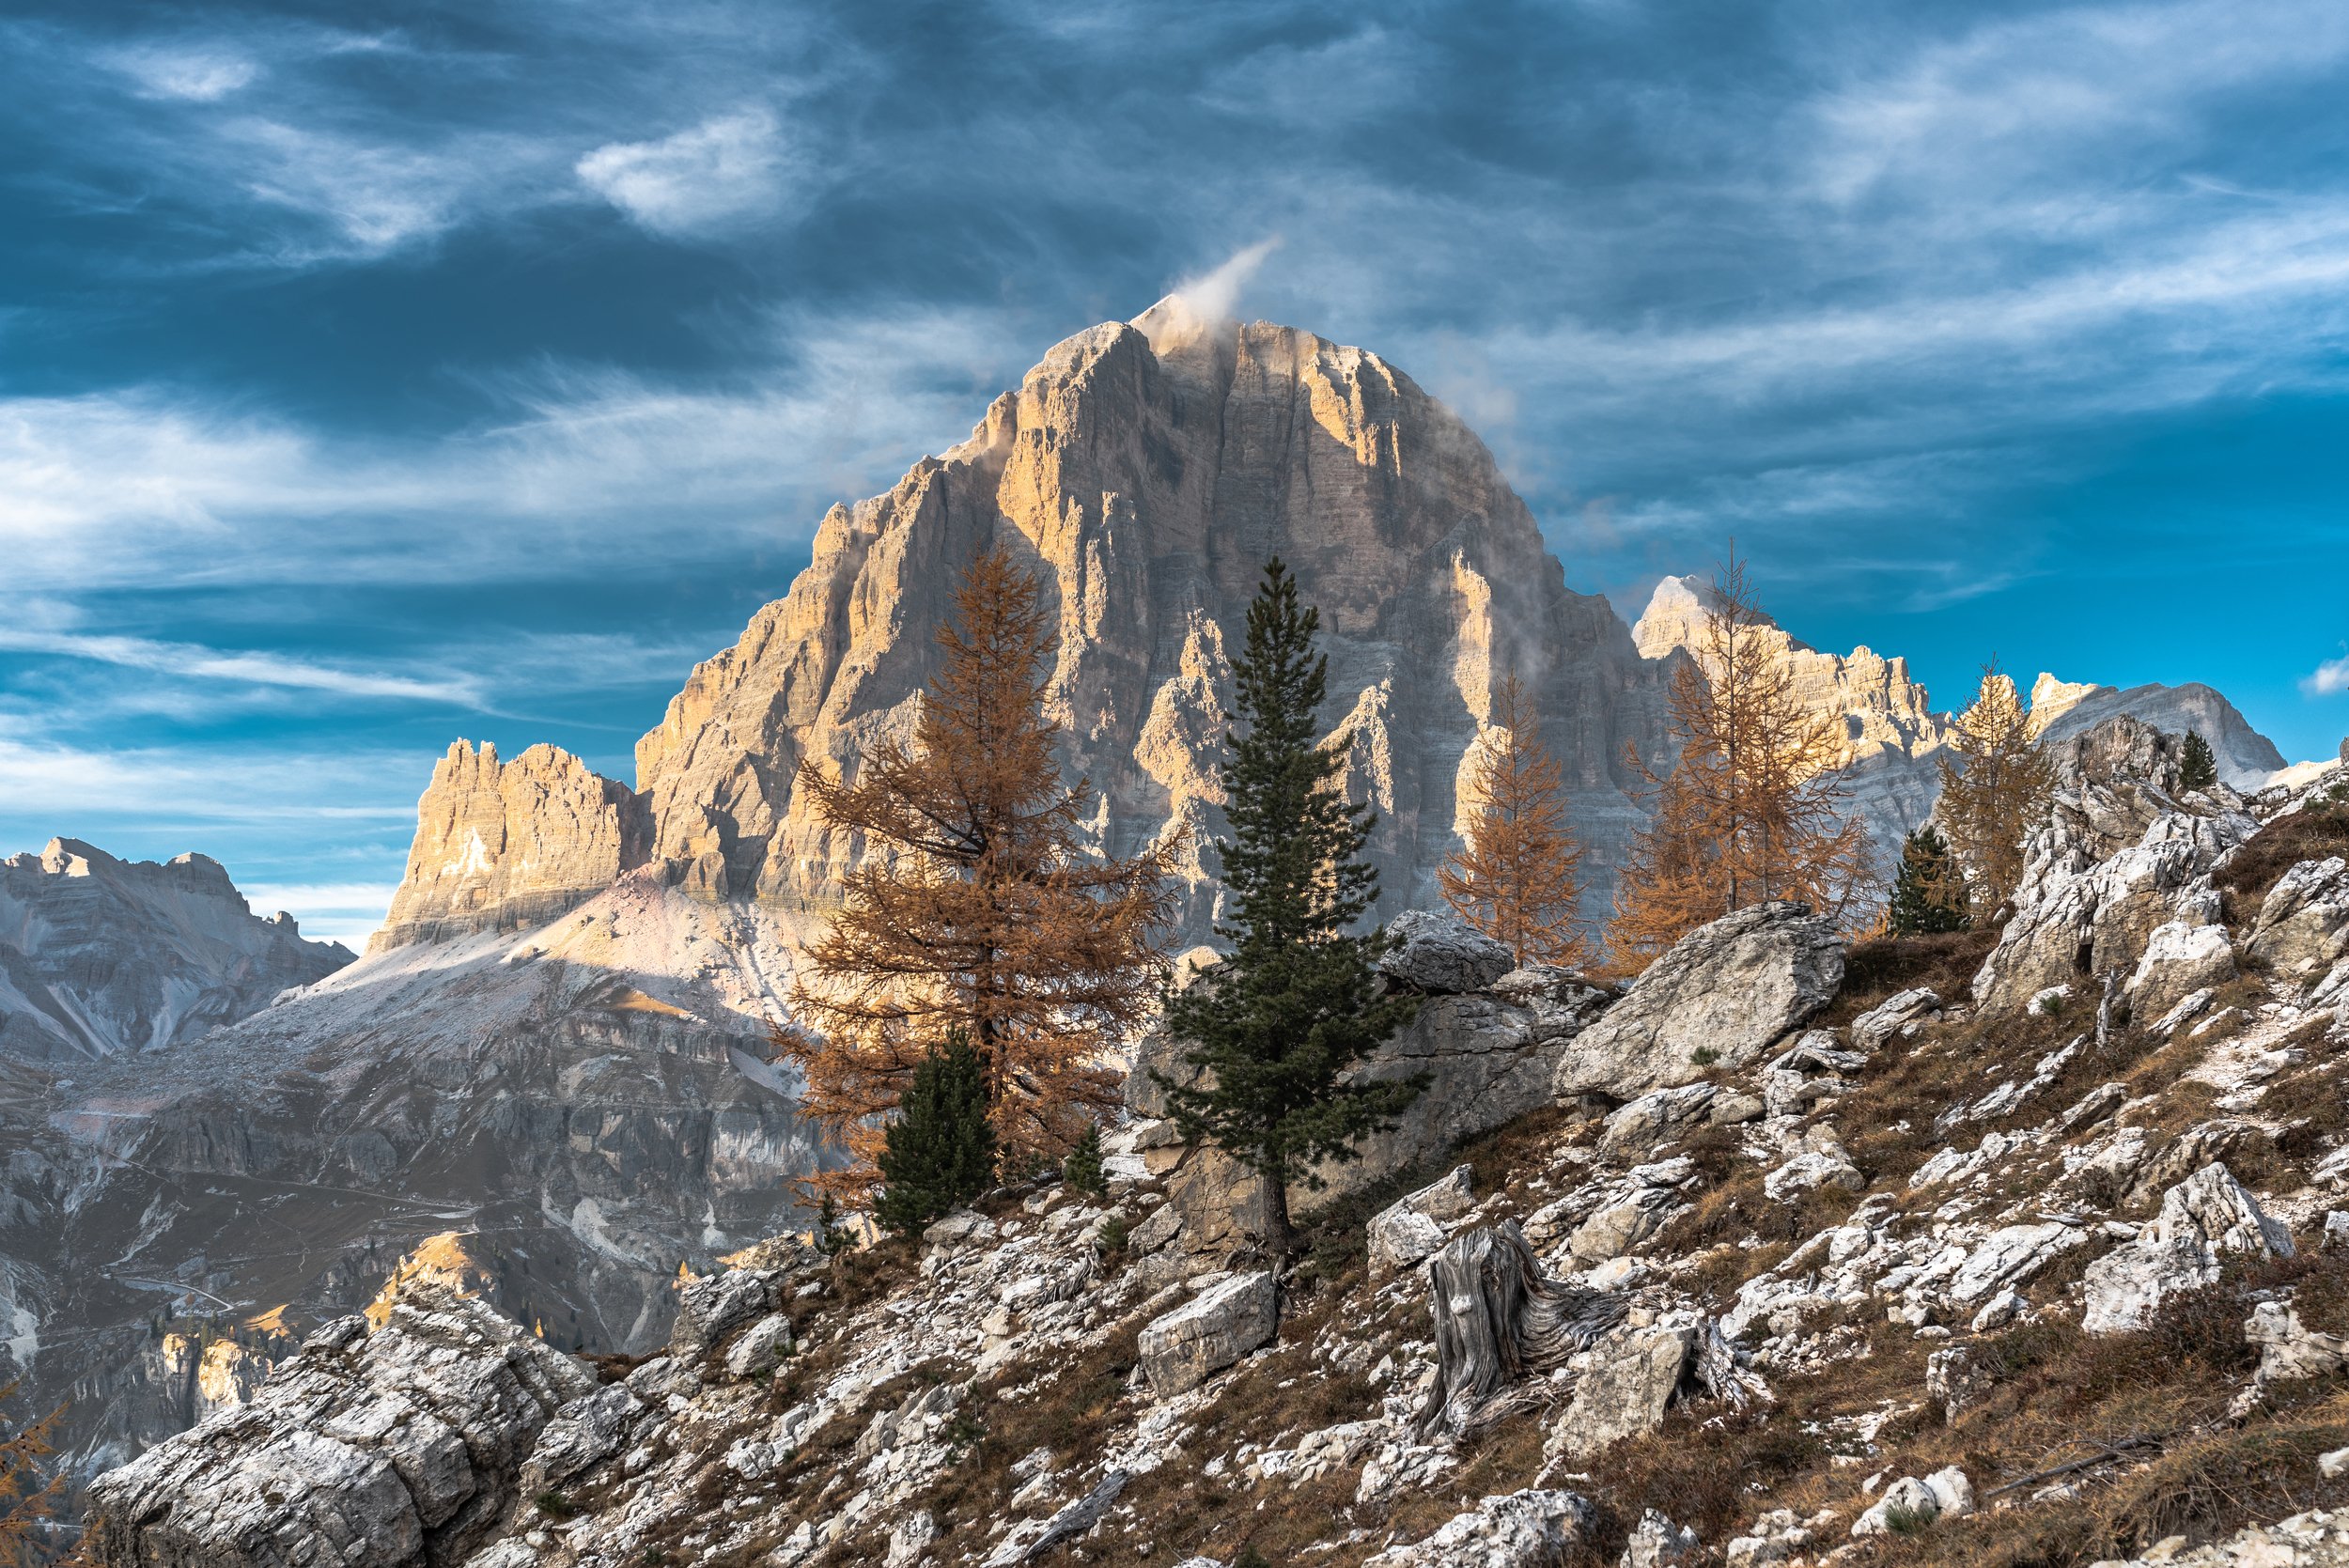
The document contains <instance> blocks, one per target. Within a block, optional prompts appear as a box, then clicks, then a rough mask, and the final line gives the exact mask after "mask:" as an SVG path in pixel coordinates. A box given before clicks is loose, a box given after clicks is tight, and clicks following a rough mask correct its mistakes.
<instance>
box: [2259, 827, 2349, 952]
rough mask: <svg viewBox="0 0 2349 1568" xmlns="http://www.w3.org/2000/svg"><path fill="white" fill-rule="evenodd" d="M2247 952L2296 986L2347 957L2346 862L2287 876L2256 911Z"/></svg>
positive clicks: (2331, 861)
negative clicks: (2255, 923) (2291, 980)
mask: <svg viewBox="0 0 2349 1568" xmlns="http://www.w3.org/2000/svg"><path fill="white" fill-rule="evenodd" d="M2248 954H2249V956H2250V958H2251V961H2252V962H2253V963H2256V964H2258V965H2259V966H2261V967H2262V968H2263V969H2266V970H2273V971H2274V972H2276V973H2278V974H2281V975H2285V976H2288V977H2289V978H2291V979H2294V980H2309V979H2312V978H2314V977H2316V976H2318V975H2321V974H2323V973H2324V972H2325V971H2326V970H2327V969H2329V968H2330V967H2331V966H2332V965H2333V964H2334V963H2335V962H2336V961H2338V960H2339V959H2340V958H2341V956H2342V955H2344V954H2349V860H2343V859H2342V858H2341V856H2339V855H2333V856H2329V857H2327V858H2326V859H2325V860H2321V861H2302V862H2300V863H2299V864H2298V865H2295V866H2294V867H2293V868H2292V869H2291V870H2290V871H2287V872H2285V873H2284V874H2283V876H2282V877H2280V878H2279V880H2278V881H2277V883H2276V885H2275V886H2274V887H2273V888H2271V889H2269V890H2268V893H2267V897H2266V900H2265V901H2264V902H2263V903H2262V904H2261V905H2260V917H2259V924H2258V925H2257V926H2256V927H2255V928H2254V929H2253V931H2252V933H2251V941H2250V945H2249V948H2248Z"/></svg>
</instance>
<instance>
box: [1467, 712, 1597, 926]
mask: <svg viewBox="0 0 2349 1568" xmlns="http://www.w3.org/2000/svg"><path fill="white" fill-rule="evenodd" d="M1480 738H1481V739H1482V741H1483V743H1484V744H1483V751H1484V754H1483V756H1482V758H1481V759H1480V763H1479V766H1478V768H1477V769H1476V773H1475V777H1474V779H1473V781H1472V782H1471V784H1470V790H1469V807H1470V819H1469V831H1468V835H1467V838H1466V841H1465V842H1464V843H1463V844H1462V845H1461V846H1460V848H1459V849H1458V850H1457V851H1456V852H1455V854H1454V855H1453V856H1452V858H1451V859H1449V860H1448V861H1446V862H1444V863H1443V865H1442V866H1440V867H1439V868H1438V870H1437V873H1436V876H1437V880H1438V881H1439V883H1440V884H1441V886H1442V888H1443V895H1444V898H1445V900H1446V901H1447V902H1449V903H1450V904H1451V906H1452V907H1453V908H1454V909H1455V910H1457V911H1458V912H1459V915H1460V918H1461V919H1463V920H1465V921H1467V922H1468V923H1469V924H1470V925H1473V926H1474V927H1476V929H1478V930H1479V931H1482V932H1483V933H1485V935H1486V936H1488V937H1490V938H1492V939H1494V940H1495V941H1497V942H1500V943H1501V945H1502V946H1504V947H1506V948H1507V949H1509V951H1510V952H1512V953H1514V954H1516V955H1517V962H1519V963H1521V964H1558V965H1562V966H1563V967H1566V968H1569V969H1579V968H1581V967H1582V966H1584V965H1586V964H1588V963H1589V962H1590V958H1591V954H1590V943H1589V940H1588V939H1587V938H1586V937H1585V936H1584V934H1583V930H1582V923H1581V919H1580V915H1579V908H1580V904H1581V898H1582V882H1581V878H1580V877H1579V875H1578V874H1577V872H1578V868H1579V865H1580V864H1581V861H1582V846H1580V845H1579V844H1577V843H1576V842H1575V838H1574V831H1573V830H1572V829H1571V828H1569V827H1568V826H1567V825H1566V802H1565V796H1564V793H1563V785H1564V774H1563V771H1562V770H1561V769H1560V768H1559V766H1558V759H1557V758H1556V757H1554V756H1552V755H1550V753H1549V748H1548V747H1547V746H1544V745H1543V744H1542V735H1541V716H1540V714H1538V713H1537V712H1535V711H1534V707H1533V705H1532V702H1531V701H1530V700H1529V699H1528V698H1527V697H1526V694H1525V688H1524V686H1523V684H1522V683H1521V682H1519V681H1518V679H1517V676H1516V675H1509V676H1508V677H1507V678H1505V679H1504V680H1502V681H1501V685H1500V687H1499V689H1498V690H1497V691H1495V692H1494V693H1493V717H1492V722H1491V723H1490V724H1489V725H1488V726H1486V730H1485V733H1484V735H1483V736H1482V737H1480Z"/></svg>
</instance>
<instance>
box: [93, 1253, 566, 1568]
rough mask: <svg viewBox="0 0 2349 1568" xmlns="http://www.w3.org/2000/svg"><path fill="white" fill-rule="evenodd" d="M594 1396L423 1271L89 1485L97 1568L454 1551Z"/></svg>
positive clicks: (392, 1565) (433, 1558)
mask: <svg viewBox="0 0 2349 1568" xmlns="http://www.w3.org/2000/svg"><path fill="white" fill-rule="evenodd" d="M596 1392H597V1389H596V1382H595V1379H594V1377H593V1376H592V1375H591V1374H589V1373H588V1372H587V1370H586V1369H585V1368H584V1367H583V1366H582V1365H581V1364H580V1363H579V1362H578V1361H576V1360H574V1359H573V1358H570V1357H568V1356H565V1355H563V1354H562V1353H561V1352H559V1351H556V1350H554V1349H552V1348H551V1347H549V1346H548V1345H546V1344H545V1343H542V1342H541V1341H539V1340H537V1338H535V1337H534V1336H532V1335H530V1334H528V1333H526V1332H524V1331H523V1330H522V1329H521V1327H519V1326H517V1325H515V1324H513V1323H510V1322H508V1321H506V1319H504V1318H501V1317H499V1316H498V1315H497V1314H496V1313H495V1312H491V1311H490V1309H489V1308H487V1307H485V1306H483V1305H482V1304H481V1303H480V1302H478V1301H475V1300H473V1299H471V1298H468V1297H463V1296H455V1295H452V1294H450V1293H449V1292H447V1291H446V1290H444V1289H443V1288H442V1287H440V1286H438V1285H435V1284H430V1283H425V1284H420V1285H417V1286H415V1287H413V1288H412V1289H411V1290H410V1291H409V1292H408V1293H407V1294H406V1295H405V1296H402V1297H401V1298H400V1299H398V1300H397V1301H396V1302H394V1303H393V1304H392V1306H391V1309H390V1315H389V1317H388V1319H387V1321H386V1322H385V1325H384V1327H381V1328H380V1329H378V1330H376V1331H375V1332H373V1333H368V1332H367V1331H366V1322H365V1320H364V1319H359V1318H346V1319H342V1320H339V1321H337V1322H336V1323H334V1324H330V1325H329V1326H328V1327H325V1328H323V1329H321V1330H320V1331H319V1333H317V1334H315V1335H313V1336H312V1337H311V1339H310V1340H309V1341H308V1342H307V1343H305V1344H304V1345H303V1350H302V1353H301V1354H300V1355H299V1356H297V1357H295V1358H293V1359H291V1360H289V1361H288V1362H286V1363H284V1364H283V1365H281V1366H279V1367H278V1368H277V1370H276V1371H275V1372H274V1373H273V1374H272V1376H271V1377H270V1379H269V1381H268V1382H267V1383H265V1384H264V1385H263V1386H262V1388H261V1390H260V1392H259V1394H258V1395H257V1396H256V1397H255V1399H254V1400H253V1402H252V1403H251V1404H250V1405H241V1406H239V1407H236V1408H233V1409H230V1410H226V1411H224V1412H222V1413H221V1414H220V1415H218V1416H215V1417H213V1418H211V1419H210V1420H209V1421H205V1422H204V1423H203V1424H202V1425H200V1426H198V1427H196V1428H195V1429H194V1431H192V1432H188V1433H184V1434H182V1435H180V1436H177V1437H173V1438H170V1439H168V1440H167V1441H165V1442H163V1443H160V1444H158V1445H156V1446H155V1447H154V1448H152V1449H150V1450H148V1452H146V1453H144V1454H142V1455H141V1456H139V1457H138V1458H137V1459H134V1460H132V1462H131V1463H130V1464H128V1465H126V1466H124V1467H121V1468H119V1469H117V1470H112V1471H109V1472H107V1473H106V1474H105V1475H103V1476H101V1477H100V1478H99V1479H98V1480H97V1481H96V1482H94V1483H92V1484H91V1488H90V1516H89V1523H88V1539H89V1543H90V1547H91V1551H92V1555H93V1556H94V1557H95V1558H96V1560H99V1561H101V1562H103V1563H106V1564H108V1565H109V1568H195V1565H197V1564H201V1565H203V1568H282V1565H284V1564H286V1563H288V1562H290V1561H300V1560H311V1558H310V1556H309V1555H307V1554H316V1553H319V1552H321V1551H329V1552H332V1553H333V1554H334V1557H333V1560H334V1561H336V1562H338V1563H342V1564H347V1565H349V1568H423V1565H424V1564H425V1563H427V1562H428V1561H430V1562H435V1563H437V1562H445V1561H452V1560H462V1559H463V1557H464V1556H465V1555H466V1554H467V1553H468V1552H470V1551H471V1550H472V1548H473V1546H474V1545H479V1544H482V1543H483V1541H484V1538H485V1536H486V1535H487V1532H488V1531H489V1530H490V1529H492V1528H493V1527H494V1526H495V1525H496V1523H497V1522H498V1521H499V1520H500V1519H501V1518H502V1517H503V1516H504V1515H505V1514H506V1509H507V1508H508V1507H509V1506H510V1505H511V1503H512V1501H513V1499H514V1497H515V1495H516V1487H517V1483H518V1480H519V1478H520V1477H521V1473H522V1470H523V1466H524V1463H525V1461H526V1459H527V1458H528V1456H529V1454H530V1451H531V1448H532V1445H533V1443H534V1442H535V1440H536V1439H537V1437H538V1436H539V1435H540V1433H541V1432H542V1430H543V1429H544V1428H546V1427H547V1425H548V1424H549V1422H550V1421H551V1419H552V1417H553V1416H554V1414H555V1412H556V1411H557V1410H558V1409H559V1408H562V1407H563V1406H565V1405H567V1404H568V1402H570V1401H573V1400H579V1399H583V1398H585V1397H587V1396H589V1395H591V1394H594V1393H596ZM305 1544H306V1545H305ZM289 1554H293V1555H289Z"/></svg>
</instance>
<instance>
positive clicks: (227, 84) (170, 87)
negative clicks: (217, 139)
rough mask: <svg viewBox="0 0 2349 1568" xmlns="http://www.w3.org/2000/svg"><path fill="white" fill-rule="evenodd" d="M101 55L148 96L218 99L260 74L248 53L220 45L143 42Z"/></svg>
mask: <svg viewBox="0 0 2349 1568" xmlns="http://www.w3.org/2000/svg"><path fill="white" fill-rule="evenodd" d="M103 57H104V58H105V59H107V60H108V62H109V63H111V64H112V65H114V66H115V67H116V69H117V70H120V71H122V72H123V73H124V74H125V75H127V76H129V77H130V78H131V79H132V81H133V82H136V83H137V84H138V85H139V86H140V88H141V89H142V90H144V91H145V92H147V93H148V94H150V95H151V96H153V97H156V98H169V99H184V100H187V101H190V102H194V103H212V102H217V101H219V100H221V99H224V98H226V97H227V96H229V95H230V94H231V93H234V92H236V91H238V90H239V89H240V88H242V87H246V86H249V85H252V84H253V82H254V81H255V80H256V79H257V77H259V75H260V74H261V66H260V63H259V62H258V61H257V60H255V59H254V58H253V57H252V56H251V55H249V54H244V53H243V52H242V51H241V50H238V49H235V48H233V47H224V46H220V45H210V44H195V45H192V46H175V45H170V44H142V45H138V46H135V47H132V48H129V49H120V50H116V51H113V52H111V53H110V54H106V55H105V56H103Z"/></svg>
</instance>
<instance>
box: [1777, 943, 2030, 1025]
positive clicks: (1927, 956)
mask: <svg viewBox="0 0 2349 1568" xmlns="http://www.w3.org/2000/svg"><path fill="white" fill-rule="evenodd" d="M1998 945H1999V933H1998V931H1997V930H1996V929H1995V928H1993V927H1989V926H1982V927H1978V928H1976V929H1974V930H1971V931H1938V932H1935V933H1933V934H1931V935H1929V936H1916V937H1877V938H1874V939H1870V940H1868V941H1864V942H1855V943H1853V944H1852V947H1851V949H1850V951H1849V952H1847V953H1846V954H1845V955H1843V987H1842V988H1841V989H1840V990H1838V991H1837V992H1836V993H1835V1000H1834V1001H1832V1002H1830V1003H1829V1004H1828V1009H1827V1011H1826V1012H1825V1013H1823V1014H1822V1015H1820V1017H1819V1023H1818V1027H1819V1028H1821V1029H1831V1028H1834V1027H1835V1026H1837V1025H1839V1024H1847V1023H1849V1022H1851V1021H1852V1019H1854V1018H1856V1017H1859V1015H1860V1014H1862V1013H1865V1012H1866V1011H1868V1009H1870V1008H1871V1007H1875V1006H1876V1005H1877V1004H1879V1003H1881V1002H1883V1001H1887V1000H1888V999H1890V997H1892V996H1894V995H1896V994H1897V993H1899V992H1902V991H1906V990H1907V989H1909V988H1910V987H1912V986H1926V987H1928V988H1929V989H1931V990H1932V992H1933V993H1934V995H1936V996H1937V997H1939V998H1940V999H1941V1001H1942V1003H1943V1005H1945V1006H1947V1005H1951V1004H1954V1003H1957V1002H1962V1001H1965V1000H1966V999H1967V997H1968V995H1969V993H1970V991H1971V989H1972V986H1973V983H1974V971H1975V970H1979V969H1981V968H1982V961H1983V959H1984V958H1987V957H1989V956H1990V950H1991V949H1992V948H1994V947H1996V946H1998Z"/></svg>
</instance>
